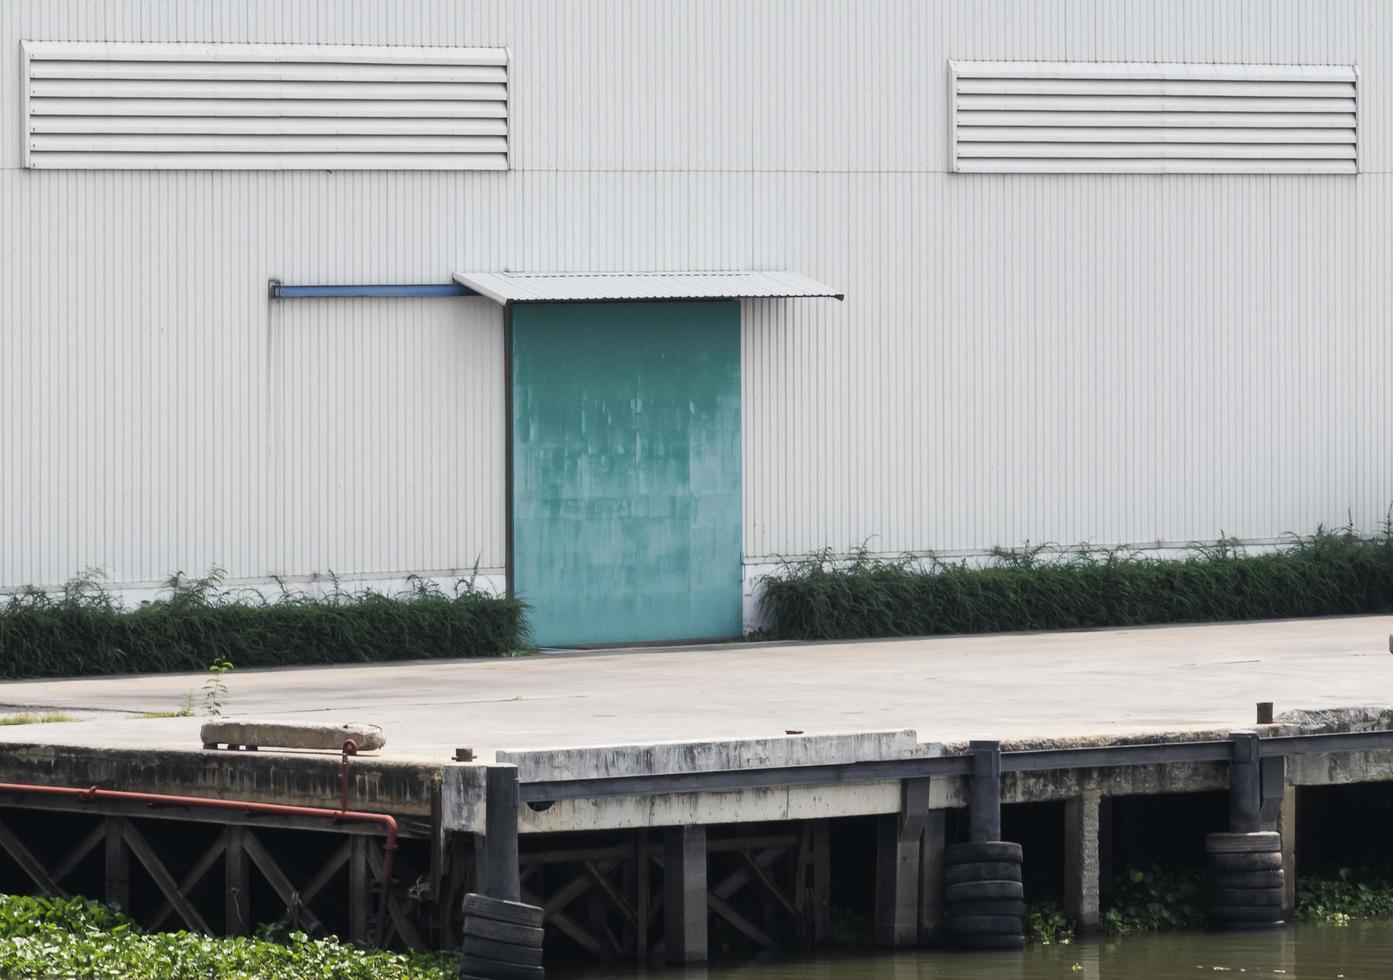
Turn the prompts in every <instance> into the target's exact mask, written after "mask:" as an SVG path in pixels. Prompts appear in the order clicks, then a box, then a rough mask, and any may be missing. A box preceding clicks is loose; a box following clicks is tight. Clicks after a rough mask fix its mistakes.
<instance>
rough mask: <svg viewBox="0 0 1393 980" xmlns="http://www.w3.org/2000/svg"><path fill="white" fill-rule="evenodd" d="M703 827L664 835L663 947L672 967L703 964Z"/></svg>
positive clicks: (704, 888) (704, 849)
mask: <svg viewBox="0 0 1393 980" xmlns="http://www.w3.org/2000/svg"><path fill="white" fill-rule="evenodd" d="M706 903H707V891H706V828H705V827H670V828H668V829H667V830H666V831H665V832H664V833H663V948H664V950H665V951H666V954H667V961H668V962H669V963H672V964H675V965H682V964H687V963H705V962H706Z"/></svg>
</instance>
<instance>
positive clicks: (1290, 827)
mask: <svg viewBox="0 0 1393 980" xmlns="http://www.w3.org/2000/svg"><path fill="white" fill-rule="evenodd" d="M1277 833H1279V834H1281V835H1282V869H1283V871H1285V875H1284V876H1283V880H1282V887H1283V894H1282V913H1283V916H1284V917H1285V918H1286V919H1287V920H1288V921H1290V920H1291V918H1292V916H1293V915H1295V914H1296V863H1297V861H1298V860H1299V859H1300V856H1299V855H1298V854H1297V853H1296V787H1295V786H1291V785H1287V786H1284V787H1283V793H1282V805H1281V808H1280V809H1279V811H1278V815H1277Z"/></svg>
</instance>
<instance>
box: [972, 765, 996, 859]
mask: <svg viewBox="0 0 1393 980" xmlns="http://www.w3.org/2000/svg"><path fill="white" fill-rule="evenodd" d="M968 752H969V753H970V754H971V755H972V779H971V782H972V785H971V788H970V789H969V791H968V792H969V804H970V811H971V812H970V815H969V821H970V834H971V837H972V843H974V844H985V843H987V842H988V841H998V840H1001V743H1000V742H988V741H976V740H974V741H972V742H969V743H968Z"/></svg>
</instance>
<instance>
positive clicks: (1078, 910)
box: [1064, 788, 1102, 935]
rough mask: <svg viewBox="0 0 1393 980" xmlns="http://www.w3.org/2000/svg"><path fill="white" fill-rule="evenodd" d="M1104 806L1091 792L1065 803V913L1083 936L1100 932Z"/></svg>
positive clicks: (1093, 790)
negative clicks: (1102, 819)
mask: <svg viewBox="0 0 1393 980" xmlns="http://www.w3.org/2000/svg"><path fill="white" fill-rule="evenodd" d="M1101 803H1102V793H1100V792H1099V791H1098V790H1096V789H1092V788H1089V789H1085V790H1084V791H1083V793H1082V794H1080V795H1079V796H1076V797H1074V798H1073V799H1071V800H1066V801H1065V803H1064V911H1065V913H1066V914H1068V915H1070V916H1072V917H1073V919H1074V921H1075V922H1077V923H1078V924H1079V932H1080V933H1082V934H1084V935H1087V934H1089V933H1091V932H1094V931H1095V930H1096V929H1097V928H1098V910H1099V896H1100V884H1101V881H1100V877H1101V874H1100V872H1101V867H1102V857H1101V852H1102V843H1101V829H1100V821H1101V812H1100V811H1101Z"/></svg>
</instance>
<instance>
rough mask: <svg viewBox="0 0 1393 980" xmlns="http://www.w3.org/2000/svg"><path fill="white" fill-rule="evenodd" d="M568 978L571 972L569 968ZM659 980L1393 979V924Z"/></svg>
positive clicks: (626, 973) (1313, 926) (668, 973)
mask: <svg viewBox="0 0 1393 980" xmlns="http://www.w3.org/2000/svg"><path fill="white" fill-rule="evenodd" d="M567 975H568V976H569V975H570V974H567ZM578 976H584V977H587V978H599V977H633V976H646V977H651V978H654V980H659V978H661V980H679V978H680V980H1065V978H1068V980H1175V978H1185V980H1195V978H1197V977H1213V976H1222V977H1234V978H1236V977H1238V976H1242V977H1244V978H1256V977H1287V978H1292V977H1299V978H1302V980H1316V978H1321V980H1340V978H1347V980H1355V978H1360V980H1393V922H1388V921H1384V922H1354V923H1351V924H1349V925H1347V926H1336V925H1331V924H1326V923H1304V924H1301V925H1294V926H1290V927H1289V928H1287V929H1285V930H1283V931H1282V932H1269V933H1243V934H1222V933H1198V932H1196V933H1170V934H1166V935H1156V936H1135V937H1127V938H1122V939H1096V940H1084V941H1078V942H1074V943H1070V944H1069V945H1066V946H1030V947H1027V948H1026V950H1025V951H1024V952H1021V953H951V952H943V951H924V952H914V953H899V954H886V953H874V954H837V955H830V956H826V957H822V958H819V959H816V960H771V961H757V962H750V963H742V964H739V965H729V966H726V965H712V966H710V967H705V968H688V969H685V970H683V969H672V970H665V971H658V972H652V971H650V972H647V973H644V972H642V971H641V970H639V969H637V968H616V969H611V970H608V971H603V970H602V971H587V972H585V973H583V974H578Z"/></svg>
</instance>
